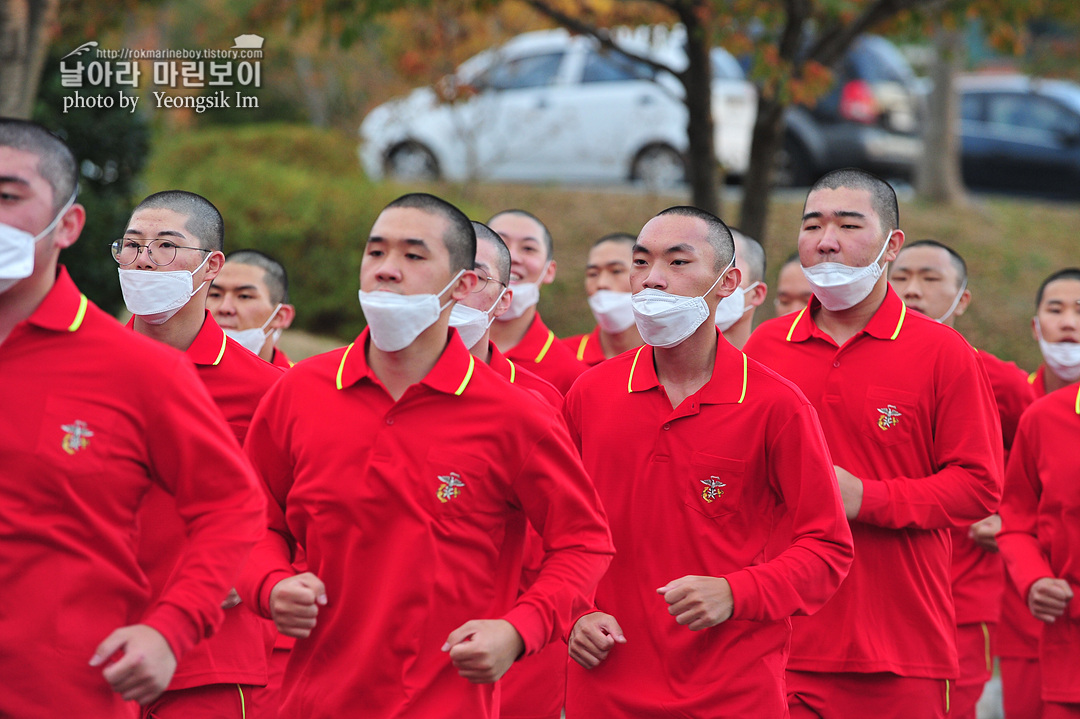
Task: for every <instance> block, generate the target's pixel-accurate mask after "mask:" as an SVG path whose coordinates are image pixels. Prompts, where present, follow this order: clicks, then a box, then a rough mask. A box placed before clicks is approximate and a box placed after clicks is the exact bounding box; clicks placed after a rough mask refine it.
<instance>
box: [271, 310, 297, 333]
mask: <svg viewBox="0 0 1080 719" xmlns="http://www.w3.org/2000/svg"><path fill="white" fill-rule="evenodd" d="M294 319H296V308H295V307H293V306H292V305H285V304H283V305H281V307H279V308H278V311H277V314H276V315H274V319H272V320H270V324H269V329H272V330H287V329H289V327H290V326H291V325H292V323H293V320H294Z"/></svg>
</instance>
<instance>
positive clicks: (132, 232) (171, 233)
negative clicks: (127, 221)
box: [124, 227, 187, 240]
mask: <svg viewBox="0 0 1080 719" xmlns="http://www.w3.org/2000/svg"><path fill="white" fill-rule="evenodd" d="M124 234H125V235H139V236H140V237H142V236H143V233H142V232H141V231H140V230H133V229H131V228H130V227H129V228H127V229H126V230H124ZM157 236H158V237H182V238H183V239H185V240H186V239H187V236H185V235H184V233H182V232H178V231H177V230H162V231H161V232H159V233H157Z"/></svg>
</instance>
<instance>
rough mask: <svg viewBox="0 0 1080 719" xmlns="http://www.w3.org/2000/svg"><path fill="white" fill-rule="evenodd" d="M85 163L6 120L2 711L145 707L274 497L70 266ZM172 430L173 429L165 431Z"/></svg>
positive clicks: (1, 151) (35, 713) (203, 620)
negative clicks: (157, 529) (165, 523)
mask: <svg viewBox="0 0 1080 719" xmlns="http://www.w3.org/2000/svg"><path fill="white" fill-rule="evenodd" d="M76 173H77V164H76V162H75V159H74V158H73V157H72V155H71V152H70V150H69V149H68V148H67V147H66V146H65V145H64V144H63V143H62V142H61V141H60V140H59V139H57V138H56V137H54V136H53V135H51V134H50V133H49V132H48V131H46V130H45V129H44V128H42V127H40V126H38V125H35V124H32V123H28V122H23V121H19V120H6V119H5V120H0V196H2V198H3V202H0V406H2V407H3V408H4V411H3V412H0V527H3V529H2V531H0V557H2V559H0V581H2V582H3V585H4V592H3V594H2V595H0V634H2V635H3V637H4V641H3V643H2V646H0V675H2V676H3V677H4V682H3V683H4V689H3V691H0V716H10V717H42V718H44V717H56V716H66V715H70V714H72V713H73V712H75V713H77V714H78V715H79V716H84V717H94V718H102V719H104V718H106V717H108V718H113V717H129V718H130V717H134V716H136V715H137V711H138V707H137V706H135V705H134V704H131V703H129V702H128V701H125V700H135V701H138V702H139V703H142V704H146V703H149V702H151V701H152V700H154V699H155V698H156V697H157V696H158V695H159V694H160V693H161V692H162V691H164V689H165V687H166V686H167V685H168V684H169V681H170V679H171V677H172V675H173V672H174V671H175V669H176V663H177V660H178V659H179V660H181V661H182V660H183V659H184V658H185V656H186V654H187V652H188V651H189V650H190V649H191V647H192V646H194V645H196V642H198V641H200V640H201V639H204V638H206V637H208V636H210V635H211V634H212V633H213V632H214V630H215V629H216V628H217V627H218V626H219V625H220V623H221V621H222V610H221V606H220V605H221V602H222V599H224V598H225V596H226V594H228V591H229V587H230V586H231V585H232V583H233V581H234V580H235V578H236V574H237V572H238V571H239V567H240V565H241V563H242V562H243V561H244V559H245V558H246V556H247V554H248V552H249V551H250V549H251V547H252V546H253V545H254V543H255V541H257V540H258V539H259V537H260V536H262V533H263V532H264V531H265V529H264V526H263V524H262V522H261V521H260V520H261V518H262V516H263V514H264V510H263V506H264V504H263V499H262V497H261V496H260V495H259V494H258V493H257V490H256V486H255V477H254V476H253V474H252V472H251V469H250V465H249V464H248V463H247V461H245V460H244V459H243V458H242V457H241V456H240V454H239V447H238V445H237V443H236V440H235V439H234V438H233V437H232V435H231V434H230V433H229V431H228V428H227V426H226V424H225V422H224V420H223V419H222V418H221V415H220V413H218V412H217V410H216V409H214V408H213V407H212V402H211V400H210V398H209V396H208V395H207V393H206V390H205V389H204V388H203V387H202V386H201V385H200V383H199V381H198V378H197V377H196V374H195V371H194V370H193V369H192V367H191V364H190V363H189V362H188V361H187V360H186V359H184V358H183V356H182V355H180V354H179V353H177V352H175V351H173V350H171V349H168V348H166V347H163V346H162V345H160V344H157V343H154V342H150V341H148V340H146V339H145V338H143V337H140V336H137V335H134V334H132V333H131V332H127V331H125V330H124V328H123V327H122V326H121V325H119V324H118V323H117V322H116V321H115V320H114V319H113V318H112V317H109V316H108V315H107V314H105V313H104V312H102V311H101V310H99V309H98V308H97V307H96V306H95V305H94V304H93V303H91V302H90V301H88V300H87V298H86V297H85V296H84V295H81V294H80V293H79V290H78V289H77V288H76V287H75V284H74V283H73V282H72V281H71V278H70V277H69V276H68V274H67V271H66V270H65V269H64V268H63V267H61V266H59V265H58V255H59V253H60V250H61V249H63V248H65V247H69V246H71V245H72V244H73V243H74V242H75V241H76V239H77V238H78V236H79V233H80V231H81V230H82V227H83V222H84V218H85V214H84V210H83V208H82V207H81V206H80V205H77V204H74V197H75V188H76V182H77V174H76ZM163 436H164V437H167V438H168V439H167V441H158V440H159V439H160V438H161V437H163ZM157 486H160V487H162V488H164V490H167V491H168V492H171V493H172V494H173V495H174V496H175V503H176V508H177V511H178V514H179V516H180V517H181V520H180V521H181V522H182V524H183V525H184V526H185V528H186V531H187V534H186V535H185V536H182V537H181V538H180V539H179V544H180V547H179V548H180V549H181V550H182V552H183V557H184V559H183V560H182V561H181V562H180V563H178V564H177V566H176V567H175V571H174V572H173V574H172V576H171V577H170V578H169V581H168V582H167V583H166V584H165V586H163V587H157V588H156V590H157V591H156V592H154V597H153V598H152V597H151V589H150V586H149V583H148V580H147V577H146V575H145V574H144V573H143V570H142V568H141V567H140V566H139V564H138V562H137V555H136V542H135V537H136V535H137V532H138V523H137V519H136V511H137V509H138V507H139V504H140V502H141V500H142V498H143V495H144V494H145V493H146V492H147V491H148V489H150V488H151V487H157Z"/></svg>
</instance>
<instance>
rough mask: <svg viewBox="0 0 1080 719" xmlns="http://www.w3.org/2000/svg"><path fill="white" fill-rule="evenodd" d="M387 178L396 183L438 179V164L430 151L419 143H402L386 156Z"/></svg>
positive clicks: (385, 168)
mask: <svg viewBox="0 0 1080 719" xmlns="http://www.w3.org/2000/svg"><path fill="white" fill-rule="evenodd" d="M384 170H385V174H386V176H387V177H389V178H390V179H392V180H397V181H398V182H416V181H428V180H437V179H439V163H438V161H437V160H436V159H435V155H433V154H432V153H431V150H429V149H427V148H426V147H424V146H423V145H421V144H420V143H419V142H403V143H401V144H400V145H397V146H396V147H394V149H392V150H390V152H388V153H387V154H386V162H385V163H384Z"/></svg>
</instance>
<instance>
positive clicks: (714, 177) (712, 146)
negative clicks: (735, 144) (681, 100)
mask: <svg viewBox="0 0 1080 719" xmlns="http://www.w3.org/2000/svg"><path fill="white" fill-rule="evenodd" d="M701 30H702V29H701V28H700V27H697V28H690V27H688V28H687V29H686V57H687V60H688V64H687V66H686V70H685V72H684V73H683V74H682V75H681V76H680V79H681V80H682V83H683V89H684V91H685V93H686V109H687V121H686V134H687V140H688V151H687V158H686V179H687V181H688V182H689V183H690V195H691V202H692V203H693V204H694V206H696V207H699V208H701V209H703V210H706V211H708V212H711V213H713V214H714V215H717V216H719V215H720V173H719V163H718V162H717V160H716V136H715V134H714V129H713V128H714V126H713V116H712V68H711V67H710V65H709V47H708V44H707V43H705V42H704V37H703V35H704V33H703V32H701Z"/></svg>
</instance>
